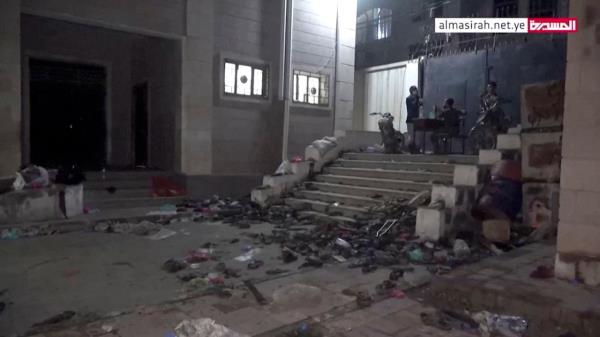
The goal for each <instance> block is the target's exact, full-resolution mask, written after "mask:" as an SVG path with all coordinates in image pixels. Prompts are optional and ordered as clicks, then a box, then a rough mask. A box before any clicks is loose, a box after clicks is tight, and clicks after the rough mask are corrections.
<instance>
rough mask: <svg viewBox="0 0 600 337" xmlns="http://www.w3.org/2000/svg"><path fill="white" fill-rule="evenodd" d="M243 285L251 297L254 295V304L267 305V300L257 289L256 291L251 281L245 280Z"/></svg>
mask: <svg viewBox="0 0 600 337" xmlns="http://www.w3.org/2000/svg"><path fill="white" fill-rule="evenodd" d="M244 285H245V286H246V287H247V288H248V290H250V292H251V293H252V295H254V298H255V299H256V302H258V304H260V305H265V304H267V303H269V302H268V301H267V299H266V298H265V297H264V296H263V294H261V292H260V291H258V289H256V287H255V286H254V284H253V283H252V281H250V280H245V281H244Z"/></svg>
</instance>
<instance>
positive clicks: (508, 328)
mask: <svg viewBox="0 0 600 337" xmlns="http://www.w3.org/2000/svg"><path fill="white" fill-rule="evenodd" d="M472 317H473V319H474V320H475V321H476V322H478V323H479V331H480V332H481V334H482V336H483V337H488V336H494V335H493V334H496V335H498V334H499V335H500V336H504V337H522V336H523V335H524V333H525V332H526V331H527V326H528V323H527V321H526V320H525V319H524V318H523V317H519V316H508V315H499V314H493V313H490V312H488V311H481V312H478V313H475V314H473V316H472Z"/></svg>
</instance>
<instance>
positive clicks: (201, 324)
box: [175, 318, 248, 337]
mask: <svg viewBox="0 0 600 337" xmlns="http://www.w3.org/2000/svg"><path fill="white" fill-rule="evenodd" d="M175 333H176V337H248V336H246V335H242V334H240V333H237V332H235V331H232V330H230V329H228V328H226V327H224V326H223V325H220V324H217V323H216V322H215V321H214V320H212V319H210V318H202V319H196V320H185V321H182V322H181V323H179V324H178V325H177V326H176V327H175Z"/></svg>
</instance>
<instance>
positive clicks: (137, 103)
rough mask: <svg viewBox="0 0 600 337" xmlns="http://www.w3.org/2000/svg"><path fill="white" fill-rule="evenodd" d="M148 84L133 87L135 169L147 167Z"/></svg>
mask: <svg viewBox="0 0 600 337" xmlns="http://www.w3.org/2000/svg"><path fill="white" fill-rule="evenodd" d="M148 97H149V96H148V82H145V83H140V84H137V85H135V86H134V87H133V116H132V120H133V133H132V134H133V146H134V149H133V153H134V157H135V166H136V167H147V166H148Z"/></svg>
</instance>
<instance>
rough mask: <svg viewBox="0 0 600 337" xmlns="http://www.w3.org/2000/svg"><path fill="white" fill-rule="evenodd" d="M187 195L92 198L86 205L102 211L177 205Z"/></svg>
mask: <svg viewBox="0 0 600 337" xmlns="http://www.w3.org/2000/svg"><path fill="white" fill-rule="evenodd" d="M185 199H186V198H185V197H159V198H152V197H148V198H122V199H116V198H115V199H104V200H92V201H89V202H87V200H86V202H85V207H88V208H91V209H93V208H97V209H99V210H100V211H102V210H106V209H122V208H136V207H155V206H162V205H167V204H171V205H175V204H177V203H180V202H182V201H183V200H185Z"/></svg>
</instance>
